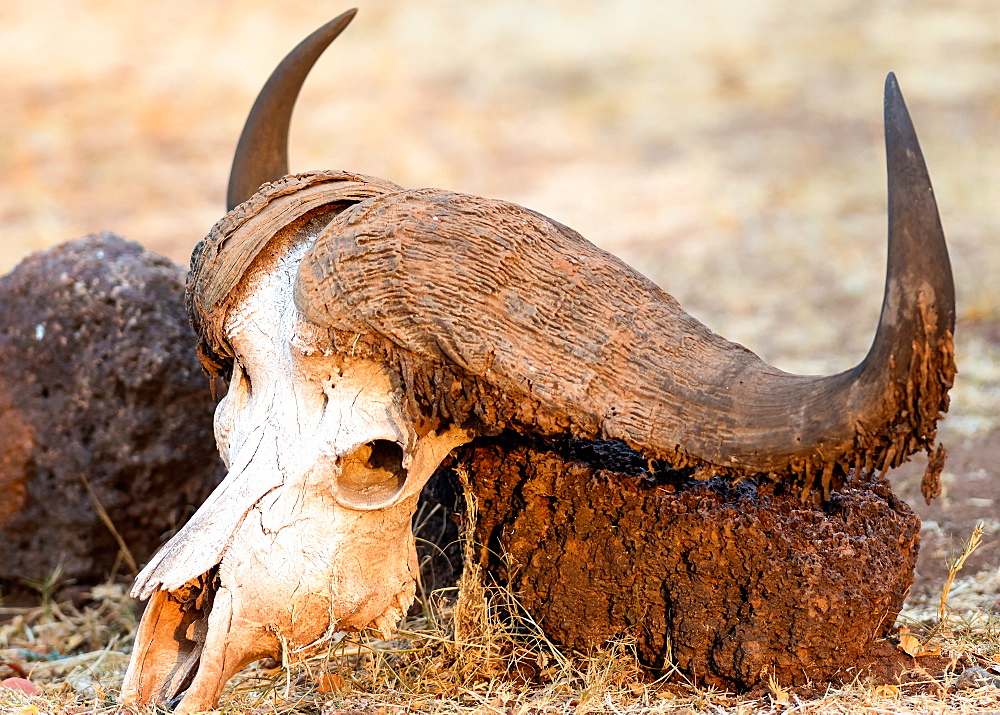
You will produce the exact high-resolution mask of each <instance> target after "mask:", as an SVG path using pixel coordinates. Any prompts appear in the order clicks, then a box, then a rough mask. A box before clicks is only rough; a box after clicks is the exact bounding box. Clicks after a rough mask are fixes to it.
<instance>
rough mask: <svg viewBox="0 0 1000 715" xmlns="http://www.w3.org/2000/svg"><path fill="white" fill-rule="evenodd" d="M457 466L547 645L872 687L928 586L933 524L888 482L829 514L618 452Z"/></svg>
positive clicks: (841, 498) (570, 449) (500, 453)
mask: <svg viewBox="0 0 1000 715" xmlns="http://www.w3.org/2000/svg"><path fill="white" fill-rule="evenodd" d="M457 459H458V462H459V463H460V464H461V465H462V466H464V468H465V470H466V471H467V472H468V473H469V474H471V475H474V477H473V479H472V481H473V484H472V485H471V489H472V490H473V492H474V494H475V497H476V499H477V503H478V520H477V527H476V534H475V538H474V542H475V543H476V544H481V545H482V546H481V547H480V551H479V553H478V559H479V562H480V564H481V565H482V566H483V567H484V572H486V573H489V574H490V575H491V576H492V577H495V578H496V579H498V580H500V581H504V580H505V579H507V580H508V583H509V586H510V587H511V590H512V591H513V592H514V593H518V594H520V598H521V603H522V604H523V605H524V606H525V608H526V609H527V610H528V611H529V612H530V614H531V615H532V617H533V618H534V619H535V620H536V621H537V623H538V624H539V625H541V627H542V628H543V630H544V631H545V633H546V635H547V636H549V637H550V638H551V639H552V640H553V641H555V642H558V643H560V644H562V645H564V646H568V647H570V648H573V649H578V650H581V651H583V652H587V651H588V650H591V649H593V648H595V647H599V646H601V645H602V644H603V643H604V642H606V641H607V640H608V639H609V638H613V637H626V638H634V639H635V640H636V643H637V650H638V655H639V658H640V660H641V661H642V662H643V663H645V664H646V665H647V666H649V667H651V668H653V669H654V670H667V669H669V668H670V667H671V665H676V666H677V667H678V668H679V669H680V671H681V672H683V673H685V674H686V675H687V676H688V677H689V678H691V679H692V680H694V681H696V682H697V683H698V684H699V685H714V686H718V687H722V688H726V689H738V690H742V689H749V688H753V687H756V686H759V685H761V684H762V683H766V679H767V676H768V675H774V676H775V677H776V678H777V679H778V682H780V683H782V684H783V685H787V684H803V683H805V682H807V681H812V682H817V681H824V680H830V679H834V680H835V679H837V678H838V675H839V674H843V676H844V677H846V678H848V679H850V678H853V677H856V676H857V674H858V670H853V671H851V672H848V669H850V668H855V667H858V666H860V665H862V664H863V662H864V661H865V660H866V659H867V658H868V657H869V654H870V653H871V652H873V651H872V646H873V645H874V644H875V641H876V640H877V639H879V638H881V637H883V636H885V635H886V633H887V631H888V629H889V628H891V626H892V625H893V622H894V620H895V618H896V615H897V614H898V612H899V610H900V608H901V607H902V605H903V600H904V598H905V596H906V593H907V591H908V590H909V587H910V585H911V584H912V583H913V569H914V565H915V561H916V556H917V548H918V544H919V535H918V534H919V529H920V521H919V519H918V518H917V517H916V515H915V514H914V513H913V512H912V511H911V510H910V509H909V508H908V507H907V506H906V504H904V503H903V502H902V501H901V500H899V499H897V498H896V497H894V496H893V494H892V492H891V491H890V489H889V488H888V487H887V485H885V483H883V482H879V481H877V480H876V479H875V478H874V477H873V478H871V479H870V480H867V481H864V483H856V484H853V485H848V486H847V487H845V488H844V489H843V490H841V491H839V492H836V493H834V494H833V495H832V496H831V498H830V501H829V502H827V503H826V504H824V505H823V506H822V507H813V506H810V505H806V504H803V503H802V502H801V501H800V500H799V499H798V497H797V495H795V494H785V495H779V494H776V493H775V488H774V487H764V486H757V485H756V484H754V483H753V482H752V481H751V480H744V481H742V482H740V483H738V484H732V483H731V482H730V483H727V482H725V481H723V480H721V479H715V480H712V481H709V482H707V483H706V482H697V481H695V479H694V475H692V474H691V470H685V471H684V472H676V471H675V472H669V473H666V474H664V473H657V475H656V478H655V479H649V478H648V475H645V474H644V472H645V469H646V467H647V462H646V461H645V460H644V459H643V458H641V457H640V456H639V455H638V454H636V453H635V452H632V451H631V450H629V449H627V448H626V447H624V445H621V443H616V442H590V443H588V442H575V443H574V442H562V443H557V444H556V445H555V447H545V446H543V444H542V443H540V442H536V443H532V442H527V441H524V440H522V439H521V438H512V437H508V436H506V435H505V436H501V437H500V438H496V439H492V440H482V441H479V442H476V443H475V444H473V445H469V446H467V447H465V448H462V449H461V450H460V451H459V453H458V455H457ZM580 460H586V461H580ZM625 472H628V473H625ZM857 481H862V480H857ZM498 554H502V555H503V557H502V558H500V557H498V556H497V555H498Z"/></svg>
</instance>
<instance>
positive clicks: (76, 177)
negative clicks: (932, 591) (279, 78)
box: [0, 0, 1000, 585]
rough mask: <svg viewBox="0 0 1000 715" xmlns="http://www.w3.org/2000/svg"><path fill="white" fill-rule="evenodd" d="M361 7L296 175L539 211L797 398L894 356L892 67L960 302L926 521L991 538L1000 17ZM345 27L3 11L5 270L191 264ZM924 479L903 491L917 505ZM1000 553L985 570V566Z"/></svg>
mask: <svg viewBox="0 0 1000 715" xmlns="http://www.w3.org/2000/svg"><path fill="white" fill-rule="evenodd" d="M355 1H358V0H355ZM359 5H360V12H359V14H358V16H357V18H356V19H355V21H354V23H353V24H352V26H351V27H350V28H348V30H347V31H346V32H345V34H344V35H343V36H342V37H341V38H340V39H338V40H337V41H336V42H335V43H334V45H333V46H332V47H331V49H330V50H328V51H327V53H326V54H325V55H324V56H323V58H322V59H321V60H320V61H319V63H318V65H317V67H316V68H315V70H314V71H313V73H312V75H311V76H310V78H309V80H308V81H307V83H306V86H305V89H304V92H303V94H302V97H301V98H300V101H299V103H298V110H297V113H296V116H295V120H294V122H293V126H292V142H291V164H292V169H293V170H299V171H302V170H308V169H319V168H342V169H349V170H355V171H360V172H363V173H368V174H374V175H377V176H382V177H384V178H387V179H390V180H392V181H395V182H397V183H399V184H402V185H403V186H406V187H419V186H439V187H444V188H449V189H454V190H458V191H464V192H468V193H475V194H483V195H488V196H492V197H499V198H504V199H509V200H511V201H515V202H517V203H521V204H524V205H527V206H529V207H531V208H533V209H536V210H538V211H541V212H542V213H545V214H547V215H549V216H552V217H553V218H555V219H557V220H559V221H561V222H563V223H565V224H567V225H569V226H572V227H573V228H575V229H577V230H578V231H580V232H581V233H582V234H583V235H585V236H586V237H588V238H589V239H590V240H592V241H594V242H595V243H597V244H598V245H600V246H602V247H604V248H606V249H607V250H609V251H612V252H613V253H616V254H618V255H619V256H621V257H622V258H624V259H625V260H626V261H628V262H629V263H631V264H633V265H634V266H635V267H636V268H638V269H639V270H640V271H642V272H643V273H645V274H646V275H647V276H649V277H650V278H652V279H653V280H654V281H656V282H657V283H659V284H660V285H661V286H663V287H664V288H665V289H666V290H667V291H668V292H670V293H672V294H673V295H674V296H675V297H677V298H678V299H679V300H680V301H681V303H682V305H684V306H685V307H686V308H687V309H688V310H689V312H692V313H693V314H694V315H696V316H697V317H698V318H699V319H701V320H702V321H704V322H705V323H707V324H708V325H709V326H710V327H712V328H713V329H715V330H716V331H718V332H720V333H722V334H723V335H725V336H726V337H728V338H730V339H733V340H736V341H738V342H741V343H743V344H745V345H747V346H748V347H749V348H751V349H752V350H754V351H755V352H757V353H759V354H761V355H762V357H764V358H765V359H766V360H768V361H770V362H772V363H774V364H776V365H778V366H779V367H781V368H784V369H787V370H791V371H796V372H829V371H837V370H841V369H845V368H848V367H850V366H852V365H853V364H855V363H856V362H857V361H858V360H860V359H861V358H862V357H863V356H864V353H865V351H866V350H867V347H868V344H869V342H870V340H871V337H872V335H873V333H874V329H875V326H876V323H877V319H878V312H879V308H880V303H881V296H882V284H883V280H884V270H885V251H886V249H885V246H886V238H885V224H886V213H885V160H884V153H883V143H882V126H881V109H882V85H883V81H884V78H885V75H886V73H887V72H888V71H890V70H892V71H895V72H896V74H897V76H898V77H899V81H900V85H901V87H902V89H903V92H904V94H905V96H906V100H907V103H908V105H909V108H910V111H911V114H912V116H913V119H914V122H915V124H916V127H917V131H918V134H919V136H920V139H921V143H922V146H923V150H924V154H925V157H926V160H927V164H928V167H929V169H930V173H931V177H932V179H933V181H934V186H935V190H936V194H937V197H938V202H939V205H940V209H941V215H942V219H943V222H944V226H945V230H946V233H947V235H948V240H949V246H950V249H951V255H952V261H953V266H954V271H955V277H956V284H957V289H958V295H959V327H958V331H957V340H958V361H959V370H960V376H959V382H958V384H957V385H956V389H955V391H954V398H953V399H954V402H953V409H952V414H951V416H950V417H949V419H948V420H947V421H946V422H945V423H944V427H943V435H944V437H945V441H946V444H949V446H950V447H951V448H952V451H953V460H952V462H950V463H949V470H950V471H948V472H947V473H946V479H948V480H950V481H948V483H947V484H948V485H950V486H948V489H949V491H948V492H946V494H945V496H944V498H943V499H941V500H939V502H938V504H937V506H935V507H934V509H937V510H938V511H933V510H926V509H925V510H924V512H923V513H922V515H923V516H924V517H925V518H927V519H929V520H931V521H932V522H933V523H938V524H939V525H940V524H945V523H946V522H947V523H951V521H956V520H959V521H962V524H964V523H965V522H966V521H968V520H969V519H973V520H974V519H978V518H981V517H982V518H988V519H992V520H993V521H995V522H996V525H997V526H998V527H1000V521H997V520H996V516H997V514H998V513H1000V487H997V486H996V484H997V482H998V480H997V468H996V467H995V466H993V465H995V464H996V461H994V460H995V458H1000V437H998V431H997V425H998V419H997V416H998V414H1000V303H998V296H1000V239H998V235H1000V3H998V2H996V0H885V1H883V2H878V3H873V2H869V1H865V0H841V1H840V2H836V3H802V2H795V1H794V0H702V1H701V2H698V3H690V2H684V3H682V2H677V1H664V0H646V1H643V0H603V1H602V2H592V1H589V0H532V1H531V2H527V1H526V0H502V1H501V0H478V1H477V2H474V3H473V2H467V1H460V0H422V1H421V2H419V3H416V2H411V3H402V2H390V1H389V0H360V2H359ZM349 6H350V3H349V2H348V0H337V1H333V0H311V1H310V2H281V3H276V2H273V1H270V0H268V1H265V0H240V2H236V1H235V0H172V1H171V2H169V3H136V2H133V1H132V0H46V2H44V3H39V2H37V1H36V0H3V2H2V3H0V273H3V272H6V271H7V270H9V269H10V268H11V267H13V266H14V265H15V264H16V263H17V261H18V260H20V258H21V257H22V256H23V255H24V254H26V253H27V252H29V251H33V250H37V249H41V248H44V247H47V246H50V245H52V244H54V243H57V242H60V241H63V240H66V239H70V238H74V237H77V236H80V235H83V234H85V233H88V232H92V231H97V230H100V229H110V230H113V231H116V232H118V233H120V234H122V235H124V236H125V237H127V238H130V239H132V240H135V241H139V242H140V243H143V244H144V245H145V246H147V247H148V248H150V249H152V250H155V251H158V252H161V253H165V254H167V255H168V256H170V257H171V258H173V259H174V260H176V261H178V262H180V263H186V261H187V256H188V254H189V253H190V250H191V248H192V247H193V246H194V245H195V243H196V242H197V241H198V240H199V239H200V238H201V237H202V236H203V235H204V234H205V233H206V232H207V231H208V230H209V228H210V227H211V226H212V224H213V223H214V222H215V221H216V220H217V219H218V218H220V217H221V216H222V214H223V202H224V192H225V186H226V181H227V174H228V168H229V162H230V160H231V158H232V151H233V149H234V147H235V144H236V139H237V137H238V135H239V132H240V130H241V128H242V124H243V121H244V118H245V116H246V113H247V111H248V109H249V107H250V105H251V104H252V102H253V99H254V97H255V95H256V93H257V91H258V90H259V88H260V87H261V85H262V84H263V82H264V80H265V79H266V78H267V76H268V74H269V73H270V72H271V70H272V69H273V67H274V66H275V64H276V63H277V62H278V61H279V60H280V59H281V58H282V57H283V56H284V54H285V53H286V52H287V51H288V50H289V49H291V48H292V47H293V46H294V45H295V44H296V43H297V42H298V41H299V40H300V39H302V38H303V37H305V35H307V34H308V33H309V32H311V31H312V30H313V29H314V28H316V27H317V26H319V25H320V24H322V23H323V22H325V21H326V20H328V19H330V18H331V17H333V16H335V15H337V14H339V13H340V12H342V11H343V10H345V9H347V8H348V7H349ZM956 449H957V450H958V452H959V456H958V457H957V458H956V457H955V456H954V455H955V452H956ZM963 454H964V455H965V456H966V458H967V459H966V462H967V464H966V462H962V455H963ZM960 464H966V466H962V467H958V466H955V467H952V466H951V465H960ZM956 470H958V471H961V474H959V473H958V471H956ZM911 471H912V474H911V472H907V471H906V470H903V471H902V472H901V473H900V475H899V476H894V482H896V483H897V486H898V487H899V488H900V489H902V490H904V491H906V490H907V489H909V490H910V491H912V490H913V488H914V484H915V483H918V482H919V476H920V470H919V465H918V466H917V467H915V471H913V470H911ZM977 475H978V476H977ZM908 480H909V481H908ZM963 484H964V485H966V486H968V487H969V488H970V489H971V490H972V491H971V492H969V493H970V494H971V495H972V496H968V497H967V498H966V497H962V496H960V495H959V492H960V489H959V487H960V486H961V485H963ZM962 488H963V489H964V488H965V487H962ZM991 489H992V490H993V491H992V492H991V491H990V490H991ZM994 492H995V497H993V496H990V495H991V494H993V493H994ZM973 493H974V494H973ZM970 500H971V501H970ZM987 502H988V503H987ZM914 504H915V505H917V503H916V502H915V501H914ZM949 509H950V510H951V511H948V510H949ZM942 510H944V511H942ZM934 520H937V521H934ZM949 520H951V521H949ZM942 528H943V527H942ZM963 528H964V527H963ZM956 529H957V527H956ZM945 531H947V529H945ZM998 531H1000V529H995V530H994V532H993V533H994V534H995V535H997V534H998ZM954 533H959V532H958V531H955V532H954ZM998 537H1000V535H997V536H993V537H991V538H992V541H988V542H987V544H986V545H985V546H984V547H983V549H981V551H980V553H982V554H983V558H985V559H986V561H987V562H989V561H990V559H992V562H991V563H992V564H993V565H994V566H995V565H996V564H997V563H998V561H1000V558H998V557H1000V548H998V545H1000V542H998ZM987 547H988V548H987ZM942 548H944V547H942ZM990 554H992V556H990ZM998 585H1000V582H998Z"/></svg>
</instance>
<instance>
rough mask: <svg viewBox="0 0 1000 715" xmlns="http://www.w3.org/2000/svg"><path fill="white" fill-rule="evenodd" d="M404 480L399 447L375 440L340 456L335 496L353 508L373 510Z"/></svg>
mask: <svg viewBox="0 0 1000 715" xmlns="http://www.w3.org/2000/svg"><path fill="white" fill-rule="evenodd" d="M405 482H406V469H404V468H403V448H402V447H400V446H399V445H398V444H396V443H395V442H390V441H389V440H385V439H376V440H373V441H371V442H366V443H365V444H363V445H361V446H360V447H358V448H357V449H356V450H354V451H353V452H351V453H350V454H348V455H347V456H346V457H344V459H343V461H342V462H341V472H340V479H338V480H337V496H338V498H339V499H340V500H341V501H343V502H345V503H346V504H347V505H348V506H352V507H354V508H355V509H377V508H379V507H381V506H384V505H387V504H388V503H389V502H390V501H392V499H393V498H394V497H395V496H396V495H397V494H399V492H400V490H401V489H402V488H403V484H404V483H405Z"/></svg>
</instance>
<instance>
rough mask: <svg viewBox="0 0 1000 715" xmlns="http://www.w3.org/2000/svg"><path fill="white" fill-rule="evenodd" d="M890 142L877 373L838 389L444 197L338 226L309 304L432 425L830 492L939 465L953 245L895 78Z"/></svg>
mask: <svg viewBox="0 0 1000 715" xmlns="http://www.w3.org/2000/svg"><path fill="white" fill-rule="evenodd" d="M886 141H887V152H888V157H889V162H888V171H889V216H890V221H889V262H888V271H887V278H886V292H885V304H884V306H883V309H882V315H881V320H880V324H879V329H878V333H877V335H876V338H875V341H874V344H873V346H872V348H871V351H870V353H869V355H868V356H867V358H866V359H865V360H864V361H863V362H862V363H861V364H860V365H859V366H858V367H856V368H854V369H853V370H849V371H847V372H844V373H840V374H837V375H832V376H829V377H821V376H798V375H791V374H788V373H785V372H783V371H781V370H778V369H776V368H774V367H771V366H769V365H767V364H766V363H764V362H763V361H762V360H760V359H759V358H758V357H757V356H756V355H754V354H753V353H751V352H750V351H749V350H746V349H745V348H743V347H742V346H740V345H736V344H734V343H731V342H729V341H726V340H725V339H724V338H722V337H720V336H718V335H716V334H715V333H714V332H712V331H711V330H709V329H708V328H706V327H705V326H703V325H702V324H701V323H699V322H698V321H697V320H695V319H694V318H692V317H691V316H689V315H688V314H687V313H685V312H684V311H683V310H682V309H681V308H680V306H679V305H678V304H677V303H676V301H674V299H673V298H671V297H670V296H669V295H668V294H666V293H665V292H664V291H662V290H661V289H660V288H658V287H657V286H655V285H654V284H652V283H651V282H650V281H649V280H648V279H646V278H645V277H643V276H642V275H640V274H639V273H637V272H636V271H634V270H633V269H631V268H630V267H628V266H627V265H625V264H623V263H622V262H621V261H619V260H618V259H617V258H615V257H614V256H611V255H610V254H607V253H605V252H604V251H601V250H600V249H598V248H597V247H595V246H593V244H591V243H589V242H588V241H586V240H585V239H583V238H582V237H581V236H579V235H578V234H576V233H575V232H573V231H572V230H570V229H568V228H566V227H565V226H562V225H560V224H558V223H556V222H554V221H552V220H551V219H548V218H546V217H544V216H541V215H539V214H537V213H535V212H532V211H529V210H527V209H524V208H522V207H519V206H516V205H513V204H509V203H505V202H501V201H493V200H489V199H482V198H479V197H473V196H465V195H461V194H453V193H449V192H444V191H440V190H436V189H423V190H418V191H406V192H399V193H388V194H385V195H382V196H379V197H376V198H372V199H369V200H367V201H364V202H361V203H359V204H357V205H355V206H353V207H351V208H350V209H348V210H346V211H345V212H343V213H342V214H340V215H338V216H336V217H335V218H334V219H333V220H332V221H331V222H330V224H329V225H328V226H327V227H326V229H325V230H324V231H323V232H322V234H321V235H320V236H319V238H318V239H317V240H316V243H315V245H314V247H313V248H312V249H311V250H310V251H309V252H308V253H307V254H306V255H305V257H304V259H303V262H302V266H301V269H300V273H299V282H298V287H297V296H296V300H297V303H298V305H299V309H300V310H301V312H302V314H303V316H304V317H305V318H306V319H307V320H309V321H311V322H313V323H315V324H317V325H319V326H322V327H324V328H328V329H330V334H331V336H332V339H333V340H334V341H335V342H337V343H339V341H343V343H342V344H340V345H339V347H341V348H342V349H344V350H347V349H350V350H351V354H361V353H364V352H367V353H368V354H370V355H371V356H374V357H378V358H380V359H381V358H384V359H388V360H390V361H392V362H395V363H396V365H397V367H398V369H399V371H400V374H401V376H402V381H403V383H404V385H403V389H404V390H405V392H406V393H407V395H408V396H410V398H411V401H413V402H414V403H415V404H417V405H418V407H419V410H420V411H421V412H422V413H423V414H428V413H432V414H434V415H436V416H438V417H445V418H449V419H453V420H462V419H469V418H470V417H471V418H474V419H475V420H478V421H479V422H480V423H482V424H485V425H487V426H488V427H491V428H499V427H514V428H515V429H519V430H523V431H533V432H539V433H543V434H557V433H565V432H570V433H574V434H577V435H581V436H590V437H596V436H600V437H606V438H620V439H623V440H624V441H626V442H627V443H628V444H630V445H632V446H633V447H635V448H637V449H639V450H640V451H642V452H644V453H646V454H647V455H650V456H656V457H664V458H667V459H670V460H672V461H673V462H674V464H685V463H696V464H708V465H714V467H716V468H717V469H718V470H719V471H732V472H741V473H748V472H752V473H772V474H775V475H777V474H780V473H797V474H800V475H802V476H805V477H808V478H809V479H808V481H809V482H810V483H813V482H815V481H816V480H820V479H821V480H822V482H823V486H824V489H828V488H829V481H830V478H831V476H832V473H833V471H834V469H835V468H836V469H837V471H838V472H839V473H840V474H843V473H844V472H845V471H846V469H847V468H849V467H850V466H868V467H871V466H878V467H888V466H895V465H896V464H898V463H899V462H901V461H903V460H904V459H905V457H906V456H907V455H908V454H910V453H912V452H914V451H917V450H919V449H929V448H930V446H931V445H932V444H933V440H934V429H935V425H936V422H937V420H938V418H939V417H940V414H941V412H942V411H944V410H946V409H947V390H948V388H949V387H950V385H951V380H952V377H953V375H954V362H953V350H952V329H953V324H954V290H953V285H952V279H951V270H950V267H949V264H948V257H947V249H946V247H945V242H944V235H943V232H942V230H941V226H940V222H939V220H938V217H937V208H936V205H935V202H934V196H933V193H932V191H931V187H930V182H929V179H928V177H927V172H926V168H925V167H924V163H923V158H922V156H921V153H920V148H919V146H918V144H917V140H916V135H915V133H914V132H913V128H912V125H911V123H910V120H909V116H908V114H907V111H906V107H905V105H904V104H903V100H902V96H901V95H900V93H899V90H898V87H897V86H896V83H895V79H894V78H893V77H892V76H890V77H889V80H888V83H887V87H886ZM459 385H461V387H459Z"/></svg>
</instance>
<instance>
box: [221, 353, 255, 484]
mask: <svg viewBox="0 0 1000 715" xmlns="http://www.w3.org/2000/svg"><path fill="white" fill-rule="evenodd" d="M250 390H251V388H250V378H249V377H248V376H247V374H246V372H245V371H244V370H243V369H242V368H241V367H240V364H239V363H238V362H236V361H235V360H234V361H233V372H232V375H231V380H230V383H229V389H228V390H227V391H226V394H225V396H224V397H223V398H222V399H221V400H219V403H218V404H217V405H216V406H215V420H214V423H215V443H216V445H217V446H218V448H219V454H220V455H221V456H222V461H223V462H224V463H225V465H226V468H227V469H228V468H229V464H230V452H231V451H232V448H233V444H232V437H233V430H234V428H235V426H236V420H237V419H238V417H239V413H240V411H241V410H243V409H244V408H245V407H246V404H247V402H248V401H249V399H250Z"/></svg>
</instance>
